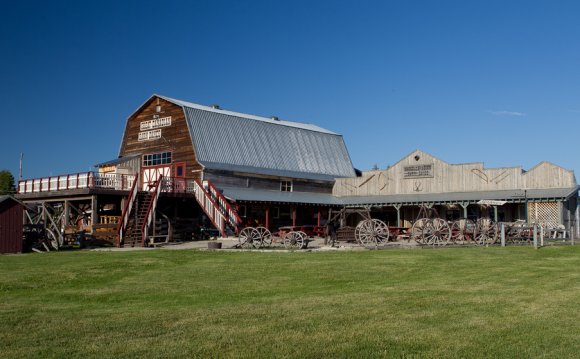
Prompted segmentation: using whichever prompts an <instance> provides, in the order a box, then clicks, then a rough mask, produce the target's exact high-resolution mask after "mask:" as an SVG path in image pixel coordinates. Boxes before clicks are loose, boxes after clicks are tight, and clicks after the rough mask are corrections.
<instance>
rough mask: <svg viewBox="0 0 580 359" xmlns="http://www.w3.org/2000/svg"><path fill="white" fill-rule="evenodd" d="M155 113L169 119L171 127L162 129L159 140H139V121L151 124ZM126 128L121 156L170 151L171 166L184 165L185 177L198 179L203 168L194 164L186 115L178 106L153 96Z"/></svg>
mask: <svg viewBox="0 0 580 359" xmlns="http://www.w3.org/2000/svg"><path fill="white" fill-rule="evenodd" d="M157 100H159V105H160V106H161V112H160V113H157V112H156V111H155V107H156V106H157ZM158 114H159V115H160V116H161V117H166V116H171V126H168V127H162V128H161V131H162V132H161V133H162V137H161V138H159V139H156V140H150V141H139V132H141V130H140V124H141V122H144V121H150V120H152V119H153V116H154V115H158ZM125 126H126V127H125V133H124V135H123V141H122V143H121V151H120V153H119V155H120V156H127V155H130V154H136V153H140V154H146V153H158V152H166V151H171V152H172V161H173V163H176V162H185V166H186V168H185V170H186V172H185V173H186V177H187V178H196V179H201V170H202V166H201V165H200V164H199V162H198V161H197V158H196V155H195V152H194V150H193V144H192V141H191V137H190V134H189V129H188V127H187V122H186V120H185V114H184V112H183V108H182V107H181V106H178V105H175V104H173V103H171V102H169V101H166V100H164V99H160V98H158V97H156V96H154V97H152V98H151V99H150V100H149V101H148V102H147V103H146V104H145V105H143V106H142V107H141V108H140V109H139V110H138V111H137V112H135V113H134V114H133V115H132V116H131V117H130V118H129V119H128V120H127V124H126V125H125Z"/></svg>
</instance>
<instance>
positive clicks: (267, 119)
mask: <svg viewBox="0 0 580 359" xmlns="http://www.w3.org/2000/svg"><path fill="white" fill-rule="evenodd" d="M154 96H158V97H159V98H162V99H164V100H166V101H169V102H173V103H174V104H176V105H178V106H181V107H189V108H195V109H198V110H202V111H209V112H213V113H216V114H222V115H229V116H235V117H240V118H246V119H249V120H256V121H262V122H266V123H271V124H276V125H281V126H288V127H295V128H302V129H305V130H310V131H317V132H322V133H328V134H331V135H338V134H337V133H334V132H332V131H329V130H327V129H325V128H322V127H319V126H316V125H313V124H310V123H302V122H293V121H284V120H274V119H272V118H271V117H264V116H256V115H249V114H246V113H241V112H234V111H228V110H223V109H220V108H214V107H211V106H204V105H199V104H196V103H193V102H187V101H182V100H177V99H174V98H171V97H166V96H161V95H154Z"/></svg>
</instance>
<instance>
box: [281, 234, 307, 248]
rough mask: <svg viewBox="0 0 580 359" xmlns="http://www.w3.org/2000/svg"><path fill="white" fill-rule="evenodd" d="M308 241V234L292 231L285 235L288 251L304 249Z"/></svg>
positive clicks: (285, 245) (285, 244)
mask: <svg viewBox="0 0 580 359" xmlns="http://www.w3.org/2000/svg"><path fill="white" fill-rule="evenodd" d="M305 241H306V233H304V232H301V231H292V232H288V233H286V235H284V247H286V248H288V249H302V248H304V243H305Z"/></svg>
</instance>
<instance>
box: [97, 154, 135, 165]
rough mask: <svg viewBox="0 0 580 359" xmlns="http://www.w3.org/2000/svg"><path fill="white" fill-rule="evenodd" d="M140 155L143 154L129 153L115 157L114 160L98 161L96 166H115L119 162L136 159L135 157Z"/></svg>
mask: <svg viewBox="0 0 580 359" xmlns="http://www.w3.org/2000/svg"><path fill="white" fill-rule="evenodd" d="M140 156H141V154H134V155H128V156H124V157H119V158H115V159H114V160H109V161H105V162H102V163H98V164H96V165H95V167H103V166H115V165H118V164H119V163H123V162H127V161H130V160H132V159H135V158H137V157H140Z"/></svg>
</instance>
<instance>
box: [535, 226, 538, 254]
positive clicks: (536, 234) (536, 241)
mask: <svg viewBox="0 0 580 359" xmlns="http://www.w3.org/2000/svg"><path fill="white" fill-rule="evenodd" d="M534 249H538V226H537V225H536V224H535V223H534Z"/></svg>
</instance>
